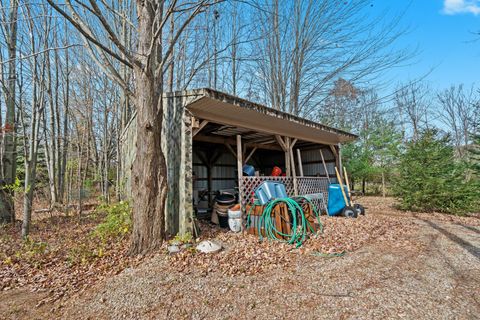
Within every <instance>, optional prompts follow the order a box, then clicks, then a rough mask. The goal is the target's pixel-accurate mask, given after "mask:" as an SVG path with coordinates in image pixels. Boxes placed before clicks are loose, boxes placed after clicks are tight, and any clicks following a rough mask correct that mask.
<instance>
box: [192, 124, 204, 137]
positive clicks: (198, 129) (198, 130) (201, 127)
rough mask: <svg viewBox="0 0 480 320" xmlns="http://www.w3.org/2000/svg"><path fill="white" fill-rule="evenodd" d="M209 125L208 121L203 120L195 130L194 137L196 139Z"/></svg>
mask: <svg viewBox="0 0 480 320" xmlns="http://www.w3.org/2000/svg"><path fill="white" fill-rule="evenodd" d="M207 124H208V121H207V120H203V121H202V122H201V123H200V125H199V126H198V128H195V129H193V133H192V136H193V137H195V136H196V135H197V134H198V133H199V132H200V131H201V130H202V129H203V128H204V127H205V126H206V125H207Z"/></svg>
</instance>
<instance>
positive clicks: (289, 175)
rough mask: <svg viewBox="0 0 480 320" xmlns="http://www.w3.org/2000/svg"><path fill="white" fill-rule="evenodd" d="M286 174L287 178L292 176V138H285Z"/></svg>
mask: <svg viewBox="0 0 480 320" xmlns="http://www.w3.org/2000/svg"><path fill="white" fill-rule="evenodd" d="M285 146H286V149H285V172H286V175H287V177H291V176H292V171H291V165H290V138H289V137H285Z"/></svg>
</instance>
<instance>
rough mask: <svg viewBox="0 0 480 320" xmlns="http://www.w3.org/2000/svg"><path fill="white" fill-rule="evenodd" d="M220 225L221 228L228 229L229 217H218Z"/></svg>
mask: <svg viewBox="0 0 480 320" xmlns="http://www.w3.org/2000/svg"><path fill="white" fill-rule="evenodd" d="M218 224H219V225H220V228H228V215H227V216H221V215H218Z"/></svg>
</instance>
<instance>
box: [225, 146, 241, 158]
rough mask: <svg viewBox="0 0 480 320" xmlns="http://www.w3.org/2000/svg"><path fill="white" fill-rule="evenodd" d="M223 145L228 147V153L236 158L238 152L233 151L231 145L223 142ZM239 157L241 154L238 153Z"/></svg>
mask: <svg viewBox="0 0 480 320" xmlns="http://www.w3.org/2000/svg"><path fill="white" fill-rule="evenodd" d="M225 147H226V148H227V149H228V151H230V153H231V154H232V156H233V157H234V158H237V155H238V154H237V153H236V152H235V150H233V148H232V146H231V145H229V144H227V143H225ZM237 152H238V148H237ZM240 157H242V154H240Z"/></svg>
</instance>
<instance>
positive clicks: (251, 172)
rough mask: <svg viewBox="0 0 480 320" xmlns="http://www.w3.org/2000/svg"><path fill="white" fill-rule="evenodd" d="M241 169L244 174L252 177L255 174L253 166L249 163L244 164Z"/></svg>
mask: <svg viewBox="0 0 480 320" xmlns="http://www.w3.org/2000/svg"><path fill="white" fill-rule="evenodd" d="M242 171H243V173H244V174H245V175H246V176H249V177H253V176H254V175H255V168H254V167H253V166H251V165H249V164H246V165H244V166H243V168H242Z"/></svg>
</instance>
